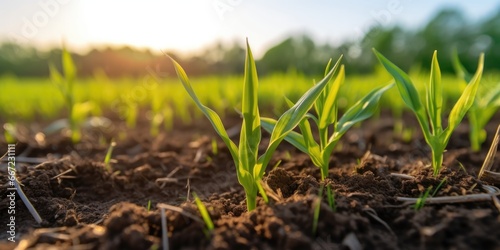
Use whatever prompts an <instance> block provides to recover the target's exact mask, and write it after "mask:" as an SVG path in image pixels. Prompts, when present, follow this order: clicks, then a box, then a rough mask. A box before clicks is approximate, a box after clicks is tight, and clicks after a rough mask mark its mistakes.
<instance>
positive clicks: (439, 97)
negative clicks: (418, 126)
mask: <svg viewBox="0 0 500 250" xmlns="http://www.w3.org/2000/svg"><path fill="white" fill-rule="evenodd" d="M426 97H427V98H426V101H427V111H428V112H429V118H430V121H431V126H432V134H433V135H436V134H439V133H441V131H442V125H441V110H442V108H443V86H442V85H441V69H440V68H439V62H438V59H437V51H434V55H433V56H432V64H431V77H430V80H429V86H428V87H427V95H426Z"/></svg>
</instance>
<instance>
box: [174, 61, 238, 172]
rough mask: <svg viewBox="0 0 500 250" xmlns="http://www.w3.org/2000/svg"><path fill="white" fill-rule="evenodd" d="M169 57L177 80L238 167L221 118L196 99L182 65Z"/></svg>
mask: <svg viewBox="0 0 500 250" xmlns="http://www.w3.org/2000/svg"><path fill="white" fill-rule="evenodd" d="M169 58H170V60H171V61H172V63H173V64H174V68H175V71H176V73H177V76H178V78H179V80H180V81H181V83H182V86H184V88H185V89H186V91H187V92H188V94H189V96H190V97H191V99H193V101H194V102H195V104H196V106H197V107H198V108H199V109H200V111H201V112H202V113H203V114H204V115H205V116H206V117H207V118H208V120H209V121H210V123H211V124H212V126H213V128H214V129H215V132H216V133H217V134H218V135H219V136H220V137H221V139H222V141H223V142H224V143H225V144H226V146H227V147H228V149H229V152H230V153H231V156H232V157H233V160H234V162H235V165H236V167H238V165H239V162H238V161H239V157H238V147H237V146H236V144H234V142H233V141H232V140H231V139H230V138H229V135H228V134H227V132H226V129H225V128H224V124H223V123H222V120H221V119H220V117H219V115H217V113H216V112H215V111H213V110H212V109H210V108H208V107H206V106H205V105H203V104H202V103H201V102H200V99H198V97H197V96H196V93H195V92H194V90H193V87H192V86H191V83H190V81H189V78H188V77H187V74H186V72H185V71H184V69H183V68H182V66H181V65H180V64H179V63H177V61H175V60H174V59H173V58H171V57H169Z"/></svg>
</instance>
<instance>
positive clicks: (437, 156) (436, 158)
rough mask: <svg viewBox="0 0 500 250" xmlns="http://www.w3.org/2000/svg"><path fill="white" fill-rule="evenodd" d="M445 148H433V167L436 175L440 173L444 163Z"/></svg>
mask: <svg viewBox="0 0 500 250" xmlns="http://www.w3.org/2000/svg"><path fill="white" fill-rule="evenodd" d="M443 151H444V150H443V149H436V148H432V168H433V169H434V176H437V175H438V174H439V171H440V170H441V167H442V164H443Z"/></svg>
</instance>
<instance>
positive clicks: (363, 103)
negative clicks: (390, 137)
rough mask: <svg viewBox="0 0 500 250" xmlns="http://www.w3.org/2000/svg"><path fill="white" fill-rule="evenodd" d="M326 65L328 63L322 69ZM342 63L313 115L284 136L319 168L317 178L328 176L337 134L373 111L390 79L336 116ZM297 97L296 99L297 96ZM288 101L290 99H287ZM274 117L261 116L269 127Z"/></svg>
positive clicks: (387, 87) (339, 134)
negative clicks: (313, 124)
mask: <svg viewBox="0 0 500 250" xmlns="http://www.w3.org/2000/svg"><path fill="white" fill-rule="evenodd" d="M329 67H330V63H328V66H327V68H326V70H328V68H329ZM344 79H345V73H344V66H343V65H342V66H341V67H340V70H339V73H338V75H337V77H336V78H335V80H334V81H332V82H329V83H328V85H327V87H326V88H325V89H324V90H323V92H322V93H321V95H320V96H319V97H318V99H317V100H316V102H315V103H314V109H315V111H316V114H317V116H314V115H313V114H310V113H308V114H307V115H306V116H305V117H304V119H302V120H301V121H300V123H299V128H300V133H298V132H295V131H293V132H290V133H289V134H288V135H287V136H286V137H285V140H286V141H288V142H289V143H290V144H292V145H293V146H295V147H296V148H297V149H299V150H300V151H302V152H304V153H306V154H308V155H309V157H310V158H311V160H312V162H313V164H314V165H315V166H317V167H319V168H320V171H321V180H325V178H326V177H328V168H329V163H330V156H331V154H332V152H333V149H334V148H335V146H336V145H337V143H338V142H339V141H340V138H342V136H343V135H344V134H345V133H346V132H347V130H349V129H350V128H351V127H352V126H353V125H355V124H356V123H358V122H360V121H363V120H365V119H367V118H369V117H370V116H372V115H373V114H374V112H375V111H376V109H377V106H378V102H379V100H380V97H381V96H382V94H383V93H384V92H385V91H387V90H389V89H390V88H391V87H392V86H394V83H391V84H388V85H386V86H382V87H378V88H375V89H373V90H372V91H371V92H369V93H368V94H367V95H366V96H364V97H363V98H362V99H361V100H359V101H358V102H356V103H355V104H354V105H353V106H352V107H351V108H349V109H348V110H347V111H346V112H345V114H344V115H343V116H342V118H340V119H337V114H338V106H337V94H338V92H339V88H340V86H341V85H342V83H343V82H344ZM299 101H300V100H299ZM287 102H288V103H289V105H292V103H291V102H290V101H289V100H287ZM309 119H311V120H312V121H314V122H315V123H316V125H317V128H318V134H319V143H318V142H316V141H315V139H314V137H313V131H312V129H311V125H310V123H309V121H308V120H309ZM277 123H278V121H276V120H274V119H272V118H262V125H263V128H264V129H266V130H267V131H269V132H270V131H272V130H273V129H274V128H275V126H276V124H277ZM331 125H333V131H332V132H331V133H330V131H329V130H330V127H332V126H331Z"/></svg>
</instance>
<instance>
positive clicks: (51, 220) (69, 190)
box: [0, 114, 500, 250]
mask: <svg viewBox="0 0 500 250" xmlns="http://www.w3.org/2000/svg"><path fill="white" fill-rule="evenodd" d="M499 121H500V119H499V117H495V121H493V122H491V123H490V125H489V126H488V127H487V131H488V135H489V137H488V139H487V142H486V143H485V145H484V148H483V151H482V152H479V153H474V152H471V151H470V150H469V149H468V145H469V141H468V136H467V131H468V128H467V125H466V123H464V125H461V126H460V127H459V128H458V130H457V131H456V132H455V133H454V135H453V137H452V139H451V141H450V143H449V146H448V151H447V152H446V153H445V161H444V166H445V167H444V168H443V170H442V171H441V173H440V174H439V176H436V177H435V176H433V174H432V169H431V168H430V167H429V166H428V164H429V162H430V161H429V156H430V151H429V148H428V146H427V145H426V144H425V141H424V140H423V138H422V136H421V134H420V133H418V130H419V128H418V127H417V125H416V123H415V121H414V120H413V118H412V117H411V115H409V116H408V118H405V122H406V125H407V127H408V128H413V129H414V131H415V132H414V133H413V137H412V138H411V139H410V140H403V138H402V137H401V136H399V135H397V134H395V133H393V131H394V127H393V124H395V121H394V120H393V119H392V118H391V117H390V116H388V115H387V114H382V116H381V117H379V118H378V119H372V120H369V121H368V122H365V123H363V124H362V125H361V126H358V127H355V128H353V129H352V130H350V131H349V132H348V133H347V134H346V135H345V137H344V138H343V140H342V142H341V143H340V144H339V145H338V146H337V149H336V151H335V152H334V154H333V155H332V157H331V162H330V172H329V176H328V178H327V179H326V180H325V181H324V182H321V181H320V171H319V169H318V168H317V167H315V166H314V165H313V164H312V163H311V161H310V160H309V158H308V156H307V155H305V154H303V153H301V152H299V151H298V150H296V149H294V148H293V147H292V146H290V145H289V144H287V143H283V144H282V145H281V146H280V147H279V148H278V150H277V152H276V154H275V156H274V158H273V160H272V161H271V163H270V165H269V167H268V169H267V173H266V175H265V178H264V181H265V183H266V184H267V187H266V189H267V191H268V193H269V194H271V195H270V196H272V197H273V198H270V200H269V203H265V202H264V200H263V199H262V198H260V197H259V198H258V202H257V208H256V209H255V210H254V211H252V212H248V211H247V209H246V204H245V195H244V192H243V188H242V187H241V186H240V185H239V183H238V181H237V177H236V171H235V168H234V164H233V161H232V159H231V156H230V154H229V152H228V150H227V148H226V147H225V146H224V144H223V143H222V142H221V141H220V140H219V139H218V138H217V137H216V135H215V133H214V131H213V130H212V128H211V126H210V124H209V123H208V122H207V121H206V120H205V119H198V120H197V121H196V122H195V123H193V125H189V126H186V125H180V124H178V123H177V124H176V126H175V129H174V130H172V131H170V132H160V134H158V135H156V136H151V135H150V133H149V123H148V122H147V121H145V120H144V119H143V120H142V121H141V122H139V123H138V125H137V128H135V129H130V128H126V127H125V125H124V124H123V122H120V121H118V120H115V121H114V123H113V124H114V125H113V127H110V128H108V129H105V130H103V129H96V128H92V129H89V130H85V131H84V133H83V138H82V141H81V142H80V143H77V144H73V143H71V141H70V140H69V139H68V138H67V137H65V136H63V135H62V134H57V135H51V136H47V137H46V138H45V139H44V140H41V139H40V138H39V140H35V139H32V138H35V134H36V131H39V128H40V127H41V126H42V124H40V125H37V126H38V127H33V125H30V127H28V126H25V127H23V129H21V131H23V133H22V136H21V139H20V141H19V142H18V143H17V145H16V149H15V150H16V155H17V162H16V165H17V168H18V171H17V175H18V179H19V180H20V182H21V183H22V188H23V190H24V192H25V194H26V196H27V197H28V198H29V199H30V201H31V203H32V204H33V206H34V207H35V208H36V209H37V211H38V213H39V214H40V216H41V217H42V218H43V222H42V223H41V224H38V223H37V222H36V221H35V220H34V219H33V217H32V216H31V214H30V213H29V212H28V210H27V209H26V206H25V205H24V203H23V202H22V201H21V199H20V198H19V196H16V204H15V212H16V214H15V219H16V221H15V222H16V233H17V234H16V239H15V240H16V242H15V243H13V242H9V241H8V240H7V238H8V237H9V235H8V234H7V233H5V231H7V230H2V233H1V234H0V240H1V241H0V249H13V248H15V247H16V246H18V249H166V248H165V247H164V246H162V243H161V242H162V240H161V236H162V229H161V228H162V223H161V210H160V209H159V208H157V204H159V203H164V204H169V205H172V206H176V207H178V208H181V209H182V210H183V211H184V212H183V213H179V212H177V211H174V210H166V212H165V213H166V218H167V225H168V226H167V228H168V236H169V237H168V240H169V247H170V249H301V250H302V249H351V250H358V249H500V213H499V210H498V209H497V207H495V204H494V203H493V202H492V201H491V200H486V201H479V202H458V203H444V204H424V206H423V208H421V209H415V208H414V207H413V206H412V205H409V204H406V203H404V202H401V201H399V200H398V199H397V197H412V198H418V197H419V196H421V195H422V194H423V193H424V192H425V191H426V190H427V189H428V188H430V187H432V191H433V192H434V190H435V189H436V187H438V186H439V184H440V183H441V181H442V180H443V178H446V181H445V182H444V184H443V185H442V186H441V187H440V188H439V189H438V191H437V192H436V194H435V195H434V197H442V196H461V195H468V194H479V193H485V191H484V190H483V186H484V185H485V184H488V183H484V182H483V181H480V180H478V179H477V174H478V172H479V169H480V167H481V165H482V163H483V161H484V158H485V156H486V154H487V151H488V147H489V143H491V140H492V138H491V137H492V135H493V133H494V131H495V127H496V125H497V124H499ZM224 123H225V125H226V128H233V127H235V128H236V129H237V127H238V125H239V123H240V120H239V118H238V117H232V118H228V119H225V122H224ZM268 137H269V135H268V134H266V133H264V137H263V143H262V145H263V148H262V149H264V148H265V146H267V144H266V143H267V142H268V139H269V138H268ZM112 138H115V140H116V142H117V145H116V147H115V148H114V151H113V157H112V158H113V161H112V163H111V170H110V171H109V170H108V169H107V168H106V166H105V164H104V163H103V159H104V157H105V155H106V152H107V150H108V145H109V142H110V141H111V139H112ZM213 138H215V139H216V141H217V142H218V143H217V145H218V146H217V152H214V150H213V148H212V140H213ZM42 139H43V138H42ZM234 139H235V140H237V138H234ZM0 148H2V149H4V148H6V143H5V142H1V143H0ZM26 158H29V159H35V158H43V159H42V160H40V163H25V162H23V159H26ZM499 158H500V157H499V156H496V158H495V161H494V166H493V168H494V169H495V168H496V169H497V170H498V169H500V168H499V165H500V159H499ZM42 161H43V163H41V162H42ZM278 162H279V165H278V166H277V167H275V168H273V166H274V165H276V164H277V163H278ZM2 164H4V165H2V168H1V172H0V181H1V183H3V186H4V187H3V188H2V189H1V190H0V199H1V201H0V210H1V211H2V212H1V214H0V221H1V222H2V225H3V226H5V225H6V223H7V222H8V221H9V216H10V215H9V214H8V213H7V210H8V206H9V200H8V197H7V195H8V192H7V185H6V183H7V182H8V174H7V172H6V171H5V169H6V168H5V166H6V165H5V162H3V163H2ZM392 173H399V174H406V175H409V176H411V177H413V178H411V179H408V178H405V176H398V175H393V174H392ZM323 185H330V187H331V188H332V190H333V191H334V194H335V205H334V206H333V207H331V206H329V204H328V202H327V199H326V194H325V192H323V197H322V199H321V203H320V212H319V222H318V224H317V230H316V232H315V233H313V221H314V220H313V214H314V209H315V207H316V205H317V204H318V203H317V201H318V200H319V199H318V195H319V190H320V188H321V187H322V186H323ZM497 187H498V185H497ZM190 192H196V193H197V194H198V196H200V197H201V199H202V200H203V202H204V204H205V205H206V207H207V208H208V210H209V213H210V216H211V218H212V220H213V221H214V224H215V229H214V230H213V231H212V232H209V231H207V230H206V229H205V225H204V224H203V223H200V222H198V220H194V219H192V218H190V217H189V215H193V216H196V217H199V218H201V216H200V213H199V212H198V209H197V207H196V205H195V204H194V202H193V198H192V196H191V194H190ZM431 193H432V192H431ZM149 202H150V204H151V206H150V208H149V209H148V203H149ZM4 229H7V227H6V226H5V228H4Z"/></svg>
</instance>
